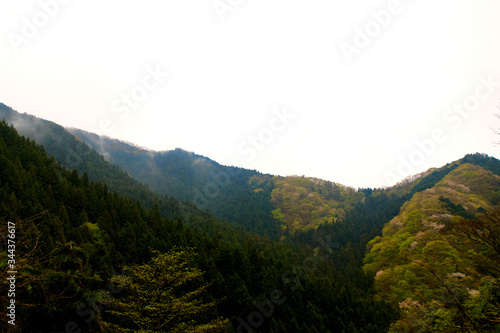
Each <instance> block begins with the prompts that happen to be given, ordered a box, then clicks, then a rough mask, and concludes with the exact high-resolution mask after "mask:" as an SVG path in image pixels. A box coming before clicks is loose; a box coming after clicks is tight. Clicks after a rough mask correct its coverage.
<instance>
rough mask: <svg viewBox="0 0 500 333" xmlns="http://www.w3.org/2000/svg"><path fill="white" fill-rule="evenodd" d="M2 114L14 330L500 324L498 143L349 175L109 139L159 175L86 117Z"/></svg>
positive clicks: (2, 294)
mask: <svg viewBox="0 0 500 333" xmlns="http://www.w3.org/2000/svg"><path fill="white" fill-rule="evenodd" d="M0 114H1V115H2V117H5V118H6V119H7V120H8V121H7V122H2V123H1V124H0V223H1V225H0V228H1V230H0V233H1V234H2V242H3V244H4V247H3V249H2V251H4V252H0V268H1V276H0V278H1V280H2V282H1V283H0V302H1V304H8V302H10V300H11V299H12V297H10V296H8V295H9V288H10V282H9V281H8V280H7V277H8V273H7V271H8V270H7V267H8V265H9V264H11V263H12V262H10V261H9V260H15V265H16V269H17V271H18V272H19V274H18V276H17V277H16V291H15V302H16V311H15V314H16V317H15V318H16V319H15V322H16V326H13V325H10V324H9V323H8V320H9V317H2V321H1V331H3V332H15V331H20V332H73V331H74V332H76V331H78V330H81V331H82V332H127V331H131V332H135V331H139V330H141V329H143V330H144V331H151V332H194V331H197V332H235V331H236V332H250V331H255V332H274V333H276V332H388V331H390V332H497V331H498V330H499V323H500V301H499V300H500V298H499V297H500V296H499V295H500V289H499V280H498V278H499V274H500V271H499V270H498V267H500V261H499V255H500V248H499V243H498V239H500V215H499V213H498V208H499V207H498V206H499V202H500V161H498V160H497V159H495V158H492V157H489V156H486V155H482V154H474V155H467V156H465V157H464V158H463V159H461V160H458V161H455V162H451V163H449V164H447V165H445V166H443V167H441V168H434V169H431V170H429V171H427V172H425V173H423V174H420V175H418V176H416V177H414V178H412V179H411V180H409V181H406V182H402V183H400V184H398V185H396V186H394V187H392V188H387V189H354V188H350V187H347V186H343V185H340V184H337V183H333V182H327V181H323V180H320V179H316V178H306V177H300V176H291V177H281V176H272V175H265V174H261V173H258V172H255V171H251V170H244V169H238V168H232V167H226V166H222V165H219V164H217V163H216V162H214V161H211V160H209V159H207V158H205V157H203V156H199V155H196V154H192V153H188V152H185V151H182V150H176V151H172V152H161V153H155V154H153V155H151V154H150V153H147V154H146V153H144V154H143V153H141V149H140V148H137V147H134V146H133V145H130V144H127V143H121V142H119V141H116V140H115V141H113V140H111V139H106V142H107V144H108V146H106V147H108V148H110V147H112V145H111V146H110V145H109V144H111V143H112V144H113V145H115V146H116V147H115V148H116V151H115V153H114V154H115V156H117V155H116V154H118V155H119V154H122V157H121V158H122V159H123V161H127V160H129V161H130V163H129V164H133V165H134V168H138V170H139V169H140V165H141V163H146V161H148V160H149V161H155V162H154V163H155V168H158V170H159V174H158V175H159V176H158V177H160V178H158V180H159V183H156V184H155V185H154V186H151V184H148V183H146V182H143V183H141V182H140V181H144V180H140V179H139V180H136V179H135V176H134V174H133V172H131V171H130V170H127V168H126V167H124V165H120V166H116V165H113V164H112V163H110V160H111V158H110V156H111V155H108V156H106V155H101V154H100V153H102V152H100V153H99V150H98V148H99V147H94V146H92V144H91V142H86V141H88V140H87V139H85V138H83V135H80V136H79V135H76V133H77V132H76V131H73V134H71V133H69V132H68V131H67V130H65V129H64V128H62V127H61V126H59V125H57V124H54V123H51V122H48V121H44V120H41V119H38V118H35V117H32V116H28V115H20V114H18V113H16V112H15V111H13V110H11V109H10V108H8V107H6V106H4V105H0ZM8 123H12V124H14V126H9V125H8ZM16 126H21V130H22V131H23V132H24V134H23V135H24V136H21V135H19V134H18V132H17V129H16V128H15V127H16ZM80 134H82V133H80ZM94 139H95V140H97V139H99V138H98V137H94ZM40 142H43V145H38V144H39V143H40ZM130 155H136V156H138V160H137V161H136V162H137V163H136V162H134V163H132V162H133V161H134V160H133V159H131V158H130ZM151 156H153V157H151ZM196 161H197V162H196ZM147 163H149V162H147ZM161 179H163V180H165V181H166V183H165V184H163V185H162V186H165V188H169V189H171V192H164V191H163V190H162V189H161V188H159V187H157V186H159V185H158V184H161V182H160V180H161ZM150 181H151V180H150ZM214 184H215V185H216V187H213V188H212V189H211V190H207V191H206V190H205V187H207V188H208V187H209V186H214ZM214 189H216V192H214ZM197 190H198V191H199V192H196V191H197ZM198 193H201V195H200V194H198ZM197 195H198V197H197ZM9 222H11V224H9ZM9 225H10V226H11V228H9ZM12 225H15V256H14V253H13V252H12V251H11V252H9V249H10V250H12V248H9V247H8V245H9V239H11V238H9V233H12V232H11V231H10V230H12ZM140 272H143V273H142V275H141V273H140Z"/></svg>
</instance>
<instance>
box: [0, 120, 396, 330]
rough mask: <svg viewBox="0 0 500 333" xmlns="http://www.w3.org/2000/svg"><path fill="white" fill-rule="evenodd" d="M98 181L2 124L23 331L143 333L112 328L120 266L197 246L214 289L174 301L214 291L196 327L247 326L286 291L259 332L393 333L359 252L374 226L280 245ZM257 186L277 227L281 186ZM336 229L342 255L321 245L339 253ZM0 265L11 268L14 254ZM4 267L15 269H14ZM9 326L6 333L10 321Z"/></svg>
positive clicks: (3, 179)
mask: <svg viewBox="0 0 500 333" xmlns="http://www.w3.org/2000/svg"><path fill="white" fill-rule="evenodd" d="M93 170H94V171H96V170H98V169H93ZM93 177H101V175H97V176H96V175H90V174H83V175H81V176H80V175H79V174H78V172H76V171H75V170H68V169H65V168H64V167H63V166H62V165H61V164H59V163H58V162H56V160H55V159H54V158H49V157H48V156H47V155H46V153H45V151H44V150H43V149H42V148H41V147H39V146H37V145H36V144H35V143H34V142H33V141H31V140H27V139H25V138H24V137H20V136H19V135H18V134H17V133H16V131H15V129H13V128H12V127H9V126H7V125H6V124H5V123H1V124H0V218H1V220H0V223H1V225H2V226H5V225H6V221H14V222H16V224H17V225H18V230H17V231H18V234H19V239H18V242H19V243H18V245H19V258H20V261H19V265H20V266H19V270H20V271H21V272H22V274H23V279H22V280H21V279H20V280H19V284H18V290H16V300H18V301H19V303H18V312H17V315H18V317H17V319H18V321H17V323H18V328H19V329H20V330H21V331H23V332H24V331H26V332H61V331H64V330H66V327H72V328H74V329H73V331H78V329H81V330H82V332H99V331H102V330H103V327H102V325H103V323H104V322H108V323H115V324H120V325H122V327H123V328H124V329H135V328H136V326H134V324H133V323H132V322H130V321H129V322H127V321H126V320H121V321H120V322H114V320H115V319H114V318H113V317H111V316H110V314H109V312H108V310H111V307H110V305H109V304H111V303H110V302H111V300H112V299H115V300H117V301H121V300H124V299H126V297H128V296H130V295H128V294H127V292H126V291H125V290H124V291H120V290H121V289H120V288H117V287H116V286H113V285H110V284H108V281H109V280H110V279H113V281H118V280H119V279H125V277H124V276H118V277H115V278H113V276H114V275H116V273H115V272H116V270H117V269H116V267H122V266H124V265H127V266H130V267H136V266H137V267H141V266H144V265H151V262H150V259H151V251H150V250H149V248H153V249H154V250H158V251H160V252H161V253H168V251H169V250H170V249H172V248H173V247H175V246H178V247H179V248H195V249H196V252H197V253H198V255H197V256H196V257H194V258H192V261H191V263H192V265H189V267H198V268H199V270H201V271H203V272H205V274H204V275H203V278H204V280H201V276H200V277H198V278H199V279H200V280H199V281H198V280H196V281H195V280H193V281H190V282H187V283H186V284H185V285H184V286H183V287H181V288H180V289H179V290H178V292H179V293H177V294H175V295H176V296H177V297H178V298H182V297H184V296H186V295H188V294H189V293H190V292H193V291H195V290H198V288H200V286H201V287H203V286H205V283H204V282H203V281H211V282H212V284H211V285H210V287H206V288H205V289H204V290H205V292H204V293H203V296H202V297H201V298H197V299H198V300H201V301H202V303H199V304H198V305H199V306H202V305H203V304H211V303H213V302H214V300H220V303H217V304H216V306H215V307H212V308H211V310H210V311H207V312H206V313H205V314H200V315H199V317H197V318H195V320H198V322H197V323H198V324H201V323H210V322H211V320H212V319H213V318H218V316H221V317H223V318H230V319H231V324H232V325H233V328H237V325H238V321H237V318H238V317H245V318H247V316H248V315H249V314H251V313H253V312H255V311H256V310H257V309H256V306H255V303H254V302H256V301H257V300H264V299H266V298H269V297H270V295H271V293H272V292H273V291H274V290H278V289H279V290H281V291H283V296H284V298H285V299H286V301H285V302H284V303H283V304H281V305H276V306H275V308H274V312H273V314H272V316H270V317H269V318H267V317H266V318H265V320H264V322H263V324H262V325H261V326H260V327H259V330H260V331H262V332H268V331H271V329H272V330H274V331H278V332H283V331H294V330H295V331H297V332H307V331H308V330H309V329H311V328H313V327H314V328H316V330H317V331H323V328H327V330H328V329H329V330H331V331H332V332H334V331H342V329H348V328H349V329H350V330H351V331H361V330H365V331H366V330H367V328H368V327H370V330H369V331H371V332H384V331H385V330H386V328H387V327H388V326H389V324H390V322H391V320H393V319H394V316H395V312H394V310H393V309H392V308H390V307H389V306H388V305H387V304H386V303H385V302H380V301H375V300H373V290H372V284H371V283H370V281H369V280H368V278H367V276H366V275H365V274H364V273H363V271H362V270H361V269H360V265H361V260H362V252H361V251H360V249H363V248H364V246H365V242H367V241H368V240H369V237H371V235H372V234H376V231H375V230H373V231H372V230H371V229H372V227H371V226H370V223H371V221H370V222H369V223H367V224H366V225H364V224H363V230H365V231H366V233H365V232H363V233H362V235H364V236H362V238H358V237H359V236H360V235H359V234H357V233H353V232H351V230H356V228H357V226H360V225H362V224H359V223H357V224H352V225H351V224H349V226H348V227H347V228H345V225H343V224H342V223H334V224H331V225H324V226H323V227H318V229H317V231H314V230H311V232H312V233H310V232H308V233H303V234H301V233H298V234H297V235H296V236H294V237H290V240H285V241H282V242H276V241H274V240H273V239H270V238H267V237H262V236H257V235H255V234H251V233H248V232H247V231H246V230H245V229H244V228H242V227H241V226H236V225H234V224H229V223H226V222H223V221H220V220H218V219H216V218H215V217H214V216H212V215H211V214H210V213H208V212H202V211H199V210H197V209H196V208H194V207H192V206H190V205H186V204H184V205H181V204H180V203H179V202H178V201H177V200H175V199H173V198H171V197H158V196H155V195H153V194H151V193H150V192H149V194H148V197H149V198H152V199H151V200H152V201H149V202H148V200H149V199H147V200H146V202H147V205H146V204H143V203H142V201H135V200H131V199H130V198H127V197H124V196H121V195H119V194H118V193H116V192H110V191H109V189H108V186H107V185H106V184H103V183H101V182H95V181H92V180H89V179H92V178H93ZM248 186H249V188H250V189H251V192H252V193H255V194H256V195H258V196H259V197H258V198H259V200H257V201H255V202H256V203H257V202H260V203H261V204H262V205H261V206H259V207H260V208H259V209H261V212H259V213H258V214H262V216H264V214H269V215H271V217H272V213H271V211H272V210H273V209H270V208H269V206H267V205H265V204H264V202H265V201H266V200H267V203H269V205H270V201H269V198H270V193H271V189H272V183H271V182H269V180H265V179H264V181H263V182H260V183H259V182H254V183H251V182H250V183H248ZM259 189H262V190H259ZM254 190H256V191H254ZM255 198H256V197H255ZM368 202H369V200H368ZM385 203H386V204H387V201H386V202H385ZM381 207H385V205H383V204H381ZM271 208H272V207H271ZM365 213H366V214H368V210H366V211H364V213H363V214H365ZM254 216H255V215H254ZM172 217H175V219H174V218H172ZM360 218H361V217H360ZM22 221H24V222H22ZM248 223H253V222H248ZM259 223H264V220H262V221H260V222H259ZM273 223H274V226H276V227H278V228H279V224H278V223H276V222H274V221H273ZM263 226H264V225H263ZM335 228H339V229H338V231H339V232H338V235H339V236H340V237H341V238H340V239H341V240H342V244H341V247H337V246H336V245H335V244H331V248H330V249H328V248H325V247H324V246H322V245H321V243H319V242H318V241H317V240H316V239H318V238H319V239H322V240H324V241H325V242H327V243H328V244H330V242H329V241H328V239H329V238H328V237H326V236H333V237H336V233H337V229H335ZM344 228H345V229H344ZM267 230H270V229H267ZM0 232H1V231H0ZM349 235H352V237H351V236H349ZM348 236H349V237H348ZM292 239H293V240H292ZM344 239H345V240H348V239H349V240H350V241H352V243H353V244H349V241H348V242H346V243H344V242H343V241H344ZM335 242H337V240H335ZM330 251H332V252H330ZM333 253H335V255H332V254H333ZM327 254H328V256H326V255H327ZM316 256H321V257H323V258H325V259H324V261H320V262H318V267H317V269H316V268H315V269H313V270H312V271H309V272H307V271H305V268H304V267H303V266H302V265H303V263H304V262H306V263H307V262H310V261H311V259H312V258H316ZM325 256H326V257H325ZM0 257H1V258H5V252H3V253H0ZM0 262H3V264H5V260H3V261H2V260H0ZM313 267H314V266H313ZM1 272H2V274H3V275H1V276H0V278H1V281H3V282H0V289H1V290H0V291H1V294H0V297H1V299H0V302H2V304H4V301H6V295H7V293H6V289H5V288H6V287H7V284H6V280H5V272H6V270H5V269H2V270H1ZM305 273H307V274H305ZM296 274H297V275H296ZM284 276H285V277H289V278H290V279H289V281H290V282H288V283H287V282H286V281H287V280H286V279H284V278H283V277H284ZM297 279H298V280H297ZM132 282H133V281H132ZM292 282H293V283H292ZM296 282H297V283H298V282H300V287H299V288H297V289H295V288H293V287H294V286H295V285H296ZM297 285H298V286H299V284H297ZM17 293H18V294H17ZM200 296H201V295H200ZM157 309H161V308H160V307H159V308H157ZM358 315H359V316H361V317H362V318H363V319H362V320H360V319H358ZM4 319H5V318H4ZM318 321H320V322H318ZM188 324H189V322H188ZM215 324H217V325H218V324H219V323H215ZM0 327H1V328H2V329H3V328H4V327H6V326H4V325H3V323H2V326H0ZM204 329H206V330H208V327H205V328H204Z"/></svg>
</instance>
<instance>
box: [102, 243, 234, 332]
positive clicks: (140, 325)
mask: <svg viewBox="0 0 500 333" xmlns="http://www.w3.org/2000/svg"><path fill="white" fill-rule="evenodd" d="M194 255H195V254H194V253H193V251H192V250H171V251H169V252H167V253H160V252H159V251H155V250H152V258H151V260H150V261H149V262H148V263H145V264H142V265H133V266H125V267H124V270H125V272H126V273H127V274H128V275H127V276H123V275H120V276H114V277H113V278H112V279H111V283H113V284H114V285H116V286H117V287H118V288H123V289H124V290H125V295H124V296H123V297H120V298H119V299H118V298H115V299H112V300H111V301H110V302H109V310H108V312H109V313H110V314H111V315H112V316H113V317H115V318H116V320H115V323H104V326H105V327H106V328H108V329H110V331H112V332H137V331H138V332H144V333H146V332H173V333H174V332H175V333H181V332H200V333H201V332H226V331H227V330H228V324H229V320H227V319H222V318H220V317H219V318H215V319H212V320H209V321H208V322H207V320H205V318H204V317H203V316H204V315H205V314H206V313H207V312H210V311H212V310H213V309H214V308H215V306H216V302H215V301H210V302H207V301H203V299H202V296H204V294H206V291H207V288H208V286H209V284H202V285H201V286H195V287H193V288H189V286H190V285H192V284H193V283H196V281H199V280H201V277H202V275H203V272H202V271H201V270H200V269H199V268H196V267H194V266H193V257H194Z"/></svg>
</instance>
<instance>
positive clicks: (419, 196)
mask: <svg viewBox="0 0 500 333" xmlns="http://www.w3.org/2000/svg"><path fill="white" fill-rule="evenodd" d="M467 162H475V163H477V164H471V163H467ZM480 165H482V166H483V167H481V166H480ZM499 167H500V162H499V161H498V160H495V159H492V158H488V157H486V156H481V155H469V156H466V157H465V158H464V159H462V160H461V161H458V162H455V163H452V164H451V165H448V166H446V167H444V168H442V169H441V170H437V171H435V172H436V174H439V173H440V174H441V175H444V176H443V177H439V178H436V179H435V182H432V183H429V184H428V185H429V186H425V187H426V189H425V190H422V191H420V192H418V193H415V194H414V195H413V196H412V197H411V199H410V200H409V201H407V202H405V203H404V205H403V206H402V207H401V211H400V213H399V214H398V215H397V216H396V217H394V218H393V219H392V220H391V221H390V222H389V223H388V224H386V225H385V227H384V229H383V235H382V236H377V237H375V238H374V239H373V240H372V241H370V243H369V244H368V250H369V253H368V254H367V256H366V258H365V266H364V269H365V271H366V272H369V273H371V274H373V275H374V276H375V285H376V289H377V292H378V298H380V299H384V300H387V301H389V302H391V303H392V304H393V306H395V307H399V309H400V311H401V318H400V319H399V320H398V321H397V322H395V323H394V324H393V325H392V327H391V331H392V332H402V331H407V332H498V331H500V327H499V319H500V298H499V296H500V290H499V283H498V278H499V274H500V269H499V268H500V260H499V259H500V246H499V244H500V243H499V240H500V212H499V211H498V210H497V209H498V204H499V202H500V173H499V171H500V169H499ZM416 186H419V184H417V185H416Z"/></svg>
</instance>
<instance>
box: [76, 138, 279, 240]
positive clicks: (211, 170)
mask: <svg viewBox="0 0 500 333" xmlns="http://www.w3.org/2000/svg"><path fill="white" fill-rule="evenodd" d="M69 131H70V132H71V133H73V135H75V137H76V138H77V139H78V140H82V141H83V142H85V143H86V144H88V145H89V146H90V147H92V148H94V149H95V150H96V151H98V152H99V153H100V154H102V155H103V156H105V157H106V159H107V160H109V161H110V162H111V163H114V164H116V165H118V166H120V167H121V168H123V169H124V170H126V171H127V172H128V173H129V174H130V175H132V177H134V178H135V179H137V180H139V181H140V182H143V183H147V184H149V186H150V188H151V189H152V190H154V191H155V192H156V193H158V194H160V195H165V194H167V195H169V196H173V197H175V198H176V199H178V200H182V201H186V202H189V203H193V204H195V205H196V206H197V207H198V208H200V209H208V210H209V211H210V212H211V213H213V214H215V215H216V216H217V217H219V218H221V219H224V220H227V221H230V222H233V223H237V224H240V225H243V226H245V227H246V228H247V229H248V230H250V231H252V232H256V233H258V234H260V235H266V236H271V237H275V238H276V237H278V236H279V234H280V232H281V231H280V226H279V223H278V222H277V221H276V220H275V219H274V218H273V216H272V214H271V211H272V210H273V207H272V205H271V203H270V192H271V190H272V188H270V187H269V186H272V184H269V183H268V184H267V185H266V186H264V188H265V189H266V190H265V191H254V190H255V188H254V187H253V186H252V185H251V184H250V179H251V178H253V177H257V176H258V177H264V176H265V175H262V174H260V173H259V172H257V171H253V170H246V169H242V168H237V167H229V166H223V165H220V164H218V163H216V162H215V161H213V160H211V159H209V158H207V157H204V156H201V155H197V154H194V153H191V152H187V151H184V150H182V149H175V150H172V151H161V152H153V151H150V150H147V149H144V148H141V147H137V146H135V145H133V144H130V143H126V142H123V141H120V140H116V139H112V138H108V137H103V136H98V135H96V134H93V133H89V132H86V131H82V130H79V129H75V128H71V129H69Z"/></svg>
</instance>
